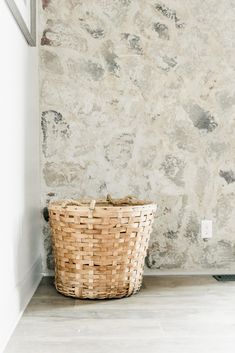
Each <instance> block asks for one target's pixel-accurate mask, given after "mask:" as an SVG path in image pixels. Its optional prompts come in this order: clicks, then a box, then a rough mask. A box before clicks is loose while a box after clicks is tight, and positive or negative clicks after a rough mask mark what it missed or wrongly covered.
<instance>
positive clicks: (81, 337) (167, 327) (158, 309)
mask: <svg viewBox="0 0 235 353" xmlns="http://www.w3.org/2000/svg"><path fill="white" fill-rule="evenodd" d="M127 352H128V353H132V352H133V353H134V352H135V353H140V352H141V353H142V352H143V353H178V352H181V353H194V352H195V353H196V352H197V353H204V352H205V353H218V352H219V353H230V352H231V353H234V352H235V282H226V283H222V282H217V281H216V280H215V279H213V278H212V277H158V278H157V277H150V276H147V277H145V279H144V285H143V288H142V290H141V292H140V293H139V294H137V295H135V296H133V297H130V298H125V299H118V300H117V299H116V300H106V301H92V300H75V299H72V298H66V297H63V296H62V295H60V294H58V293H57V292H56V291H55V289H54V287H53V282H52V278H44V279H43V281H42V283H41V284H40V286H39V288H38V290H37V292H36V293H35V295H34V296H33V298H32V300H31V302H30V304H29V305H28V307H27V309H26V311H25V313H24V315H23V317H22V319H21V321H20V323H19V324H18V326H17V328H16V330H15V332H14V335H13V337H12V339H11V341H10V342H9V344H8V346H7V349H6V350H5V353H127Z"/></svg>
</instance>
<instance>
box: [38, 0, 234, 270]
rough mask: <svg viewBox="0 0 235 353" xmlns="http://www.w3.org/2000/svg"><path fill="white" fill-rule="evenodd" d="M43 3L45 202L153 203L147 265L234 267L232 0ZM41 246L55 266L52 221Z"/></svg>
mask: <svg viewBox="0 0 235 353" xmlns="http://www.w3.org/2000/svg"><path fill="white" fill-rule="evenodd" d="M42 5H43V6H41V7H40V10H41V25H40V31H39V36H40V39H41V48H40V76H41V77H40V89H41V123H42V190H43V198H42V203H43V204H46V202H48V200H49V199H52V198H54V197H57V198H59V197H82V196H91V197H98V196H99V197H100V196H103V195H106V194H107V192H109V193H111V194H112V195H113V196H123V195H127V194H134V195H137V196H138V197H140V198H146V199H152V200H154V201H157V203H158V205H159V209H158V216H157V219H156V222H155V227H154V232H153V235H152V239H151V244H150V248H149V255H148V259H147V264H148V266H150V267H151V268H152V269H160V270H174V271H175V270H178V271H184V270H185V271H205V272H206V271H210V270H211V271H212V270H220V272H221V271H222V272H223V271H225V272H226V271H232V270H235V240H234V236H235V234H234V233H235V208H234V205H235V163H234V162H235V160H234V159H235V139H234V134H235V89H234V82H235V60H234V57H235V27H234V17H235V3H234V2H233V1H231V0H224V1H217V0H194V1H189V0H186V1H182V0H174V1H173V0H166V1H164V2H160V1H157V0H156V1H155V0H145V1H143V0H110V1H109V0H77V1H67V0H51V1H43V2H42ZM53 193H55V196H52V194H53ZM204 218H207V219H211V220H213V224H214V229H213V231H214V233H213V238H212V239H211V240H208V241H205V240H202V239H201V236H200V224H201V220H202V219H204ZM44 241H45V262H47V267H48V268H49V269H52V268H53V258H52V255H51V244H50V237H49V230H48V226H47V225H45V227H44Z"/></svg>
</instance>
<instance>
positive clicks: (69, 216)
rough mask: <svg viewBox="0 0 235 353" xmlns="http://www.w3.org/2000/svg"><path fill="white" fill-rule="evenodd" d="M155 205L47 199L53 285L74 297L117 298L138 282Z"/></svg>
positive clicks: (136, 289) (130, 292) (140, 281)
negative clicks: (69, 201)
mask: <svg viewBox="0 0 235 353" xmlns="http://www.w3.org/2000/svg"><path fill="white" fill-rule="evenodd" d="M155 211H156V205H154V204H146V205H137V206H129V205H127V206H126V205H123V206H113V205H110V204H108V203H105V202H102V203H101V202H100V203H99V202H98V203H97V204H96V206H95V207H94V209H92V208H91V207H90V206H89V204H87V205H86V204H82V205H81V206H80V205H79V204H78V205H76V202H74V204H73V203H71V204H69V203H68V204H67V205H66V204H64V202H63V201H55V202H52V203H51V204H50V205H49V215H50V224H51V227H52V239H53V250H54V257H55V285H56V289H57V290H58V291H59V292H60V293H62V294H64V295H66V296H72V297H77V298H90V299H105V298H121V297H124V296H129V295H131V294H134V293H136V292H137V291H138V290H139V289H140V287H141V283H142V277H143V269H144V259H145V256H146V252H147V247H148V242H149V237H150V233H151V229H152V223H153V219H154V212H155Z"/></svg>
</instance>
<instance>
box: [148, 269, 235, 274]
mask: <svg viewBox="0 0 235 353" xmlns="http://www.w3.org/2000/svg"><path fill="white" fill-rule="evenodd" d="M234 274H235V269H234V270H231V269H230V270H226V269H214V270H198V271H196V270H195V271H193V270H179V269H176V270H174V269H173V270H157V269H154V268H148V267H145V269H144V276H216V275H218V276H219V275H234Z"/></svg>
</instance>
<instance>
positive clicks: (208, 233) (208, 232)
mask: <svg viewBox="0 0 235 353" xmlns="http://www.w3.org/2000/svg"><path fill="white" fill-rule="evenodd" d="M212 233H213V232H212V221H211V220H208V219H203V220H202V222H201V237H202V239H208V238H212Z"/></svg>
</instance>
